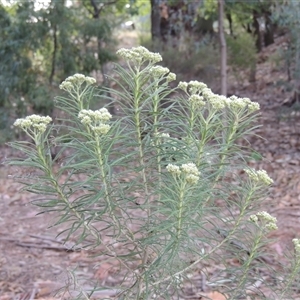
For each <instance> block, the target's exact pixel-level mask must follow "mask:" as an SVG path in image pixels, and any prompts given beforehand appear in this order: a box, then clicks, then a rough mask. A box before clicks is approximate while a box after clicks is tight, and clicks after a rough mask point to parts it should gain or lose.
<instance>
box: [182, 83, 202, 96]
mask: <svg viewBox="0 0 300 300" xmlns="http://www.w3.org/2000/svg"><path fill="white" fill-rule="evenodd" d="M178 88H180V89H181V90H183V91H185V92H186V93H189V94H190V95H195V94H199V93H201V92H202V90H203V89H204V88H207V85H206V84H205V83H203V82H199V81H196V80H192V81H190V82H184V81H180V82H179V84H178Z"/></svg>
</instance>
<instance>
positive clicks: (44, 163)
mask: <svg viewBox="0 0 300 300" xmlns="http://www.w3.org/2000/svg"><path fill="white" fill-rule="evenodd" d="M38 140H39V141H38ZM35 143H36V147H37V153H38V157H39V159H40V161H41V164H42V167H43V169H44V170H45V173H46V175H47V177H48V178H49V179H50V183H51V185H52V186H53V187H54V189H55V191H56V193H57V195H58V198H59V199H60V200H62V201H63V202H64V203H65V204H66V206H67V207H68V209H69V210H70V211H71V212H72V213H73V214H74V215H75V216H76V218H77V219H78V220H80V222H81V224H82V225H83V226H84V228H85V230H86V231H87V232H89V233H90V234H91V235H92V236H93V237H94V238H95V239H96V240H99V239H100V240H101V237H100V236H99V234H98V233H97V232H95V230H93V229H92V228H91V227H90V226H89V224H88V223H87V222H86V221H85V219H84V218H83V217H82V216H81V215H80V214H79V213H78V211H77V210H76V209H75V208H74V207H73V206H72V203H71V202H70V201H69V200H68V198H67V197H66V195H65V194H64V192H63V190H62V189H61V187H60V185H59V183H58V181H57V179H56V178H55V175H54V174H53V172H52V169H51V168H50V167H49V164H48V163H47V159H46V156H45V153H44V151H43V146H42V145H41V137H37V138H36V139H35ZM101 244H102V245H103V246H104V247H105V249H106V250H107V251H108V252H109V253H110V255H111V256H112V257H115V258H117V259H118V256H117V254H116V253H115V251H113V250H111V249H110V248H109V247H108V246H107V245H105V243H101ZM118 260H119V262H120V263H121V264H122V265H123V266H124V267H125V268H126V269H128V270H130V268H129V267H128V266H127V265H126V264H125V263H124V262H123V261H122V260H120V259H118Z"/></svg>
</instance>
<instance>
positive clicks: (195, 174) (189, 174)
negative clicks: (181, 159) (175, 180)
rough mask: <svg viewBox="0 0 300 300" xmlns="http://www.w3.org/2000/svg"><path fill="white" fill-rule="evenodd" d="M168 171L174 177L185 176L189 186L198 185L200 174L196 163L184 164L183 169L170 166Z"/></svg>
mask: <svg viewBox="0 0 300 300" xmlns="http://www.w3.org/2000/svg"><path fill="white" fill-rule="evenodd" d="M167 171H168V172H169V173H171V174H172V175H173V176H179V175H184V178H185V180H186V182H187V183H189V184H196V183H197V182H198V180H199V175H200V172H199V170H198V168H197V166H196V165H195V164H194V163H188V164H182V165H181V167H178V166H176V165H173V164H168V165H167Z"/></svg>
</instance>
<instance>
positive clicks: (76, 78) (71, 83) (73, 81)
mask: <svg viewBox="0 0 300 300" xmlns="http://www.w3.org/2000/svg"><path fill="white" fill-rule="evenodd" d="M83 83H86V85H92V84H94V83H96V79H95V78H93V77H89V76H85V75H83V74H75V75H73V76H69V77H68V78H67V79H66V80H64V81H63V82H62V83H61V84H60V86H59V88H60V89H61V90H65V91H67V92H70V91H71V90H72V89H73V88H74V87H75V86H81V85H82V84H83Z"/></svg>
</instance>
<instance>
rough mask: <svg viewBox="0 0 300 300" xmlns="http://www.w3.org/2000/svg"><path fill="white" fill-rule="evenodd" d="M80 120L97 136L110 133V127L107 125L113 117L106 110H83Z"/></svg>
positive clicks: (79, 115) (80, 113)
mask: <svg viewBox="0 0 300 300" xmlns="http://www.w3.org/2000/svg"><path fill="white" fill-rule="evenodd" d="M78 118H79V119H80V120H81V123H82V124H84V125H86V126H89V128H90V129H91V130H92V131H93V132H94V133H95V134H96V135H101V134H106V133H108V131H109V129H110V125H108V124H105V123H106V122H108V121H109V120H110V119H111V118H112V115H111V114H110V113H109V111H108V110H107V109H106V108H101V109H99V110H95V111H94V110H90V109H83V110H81V111H80V112H79V114H78Z"/></svg>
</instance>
